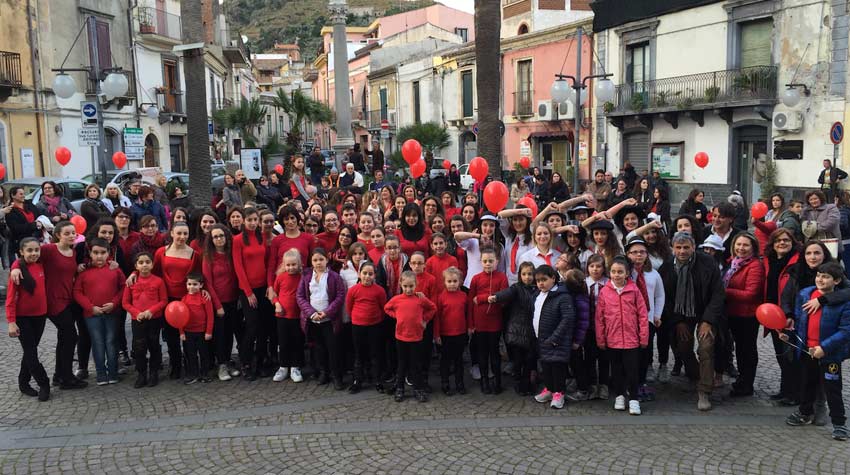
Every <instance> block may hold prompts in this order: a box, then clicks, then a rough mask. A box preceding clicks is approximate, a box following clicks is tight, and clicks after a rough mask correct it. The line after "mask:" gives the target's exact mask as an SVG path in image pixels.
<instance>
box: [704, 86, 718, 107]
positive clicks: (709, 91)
mask: <svg viewBox="0 0 850 475" xmlns="http://www.w3.org/2000/svg"><path fill="white" fill-rule="evenodd" d="M719 95H720V88H719V87H717V86H711V87H708V88H706V89H705V102H709V103H711V102H715V101H716V100H717V96H719Z"/></svg>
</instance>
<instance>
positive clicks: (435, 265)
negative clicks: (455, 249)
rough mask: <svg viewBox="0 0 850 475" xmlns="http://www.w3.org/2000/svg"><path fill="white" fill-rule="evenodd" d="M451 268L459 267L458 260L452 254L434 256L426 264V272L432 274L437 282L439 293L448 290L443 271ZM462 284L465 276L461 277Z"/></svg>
mask: <svg viewBox="0 0 850 475" xmlns="http://www.w3.org/2000/svg"><path fill="white" fill-rule="evenodd" d="M449 267H457V268H458V269H460V266H459V265H458V262H457V258H456V257H455V256H452V255H451V254H443V255H442V256H438V255H433V256H431V257H429V258H428V260H427V261H426V262H425V272H427V273H429V274H431V275H432V276H433V277H434V279H435V280H436V285H437V291H438V292H442V291H444V290H446V281H445V279H443V271H444V270H446V269H448V268H449ZM460 282H461V283H463V276H461V277H460Z"/></svg>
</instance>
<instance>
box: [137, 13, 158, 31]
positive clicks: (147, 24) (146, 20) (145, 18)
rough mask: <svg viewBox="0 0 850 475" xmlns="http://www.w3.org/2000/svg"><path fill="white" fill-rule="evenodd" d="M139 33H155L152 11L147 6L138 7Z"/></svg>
mask: <svg viewBox="0 0 850 475" xmlns="http://www.w3.org/2000/svg"><path fill="white" fill-rule="evenodd" d="M139 33H156V25H154V20H153V13H152V11H151V9H149V8H140V9H139Z"/></svg>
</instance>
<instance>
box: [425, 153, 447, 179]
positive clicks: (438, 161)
mask: <svg viewBox="0 0 850 475" xmlns="http://www.w3.org/2000/svg"><path fill="white" fill-rule="evenodd" d="M447 173H449V172H448V170H446V169H445V168H443V159H442V158H440V157H434V158H433V159H432V160H431V172H430V173H429V174H428V177H429V178H434V177H436V176H439V175H446V174H447Z"/></svg>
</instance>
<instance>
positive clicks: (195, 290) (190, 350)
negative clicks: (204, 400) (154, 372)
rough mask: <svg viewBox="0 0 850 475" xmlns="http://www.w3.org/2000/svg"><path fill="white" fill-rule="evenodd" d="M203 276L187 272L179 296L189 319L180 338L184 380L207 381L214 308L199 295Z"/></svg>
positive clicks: (181, 331)
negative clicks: (184, 291) (184, 368)
mask: <svg viewBox="0 0 850 475" xmlns="http://www.w3.org/2000/svg"><path fill="white" fill-rule="evenodd" d="M203 287H204V276H203V275H202V274H201V273H199V272H193V273H191V274H189V275H188V276H186V295H184V296H183V298H182V299H180V301H181V302H183V303H184V304H185V305H186V307H187V308H188V309H189V322H188V323H186V326H184V327H183V328H181V329H180V340H181V341H182V342H183V354H184V355H186V379H185V380H184V381H183V384H194V383H196V382H198V381H200V382H202V383H209V382H210V381H212V378H210V377H209V371H210V357H209V353H208V352H207V347H208V344H207V343H205V342H209V341H212V332H213V309H212V303H211V302H210V301H209V300H208V299H206V298H204V296H203V295H201V289H202V288H203Z"/></svg>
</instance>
